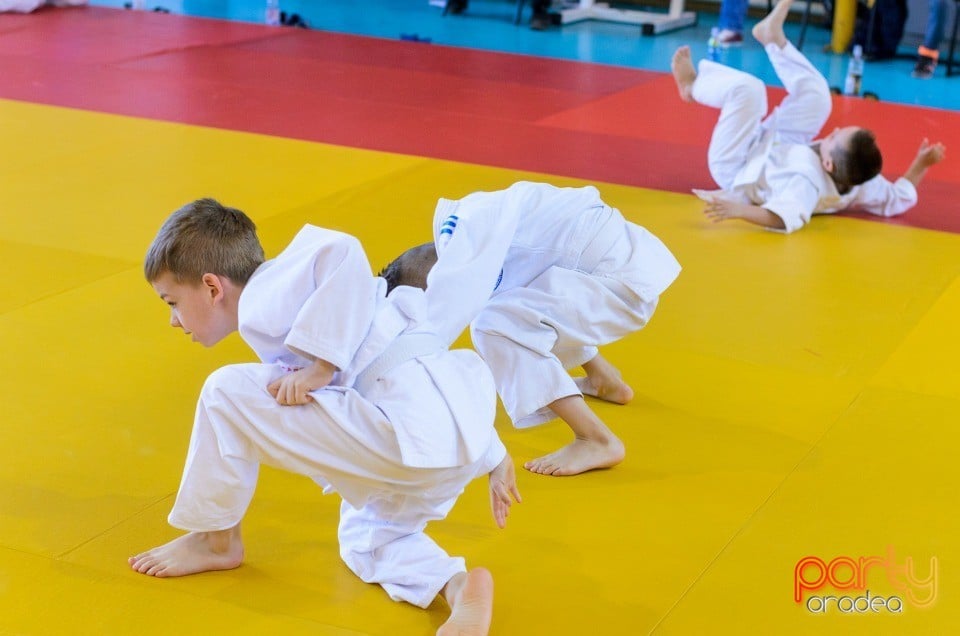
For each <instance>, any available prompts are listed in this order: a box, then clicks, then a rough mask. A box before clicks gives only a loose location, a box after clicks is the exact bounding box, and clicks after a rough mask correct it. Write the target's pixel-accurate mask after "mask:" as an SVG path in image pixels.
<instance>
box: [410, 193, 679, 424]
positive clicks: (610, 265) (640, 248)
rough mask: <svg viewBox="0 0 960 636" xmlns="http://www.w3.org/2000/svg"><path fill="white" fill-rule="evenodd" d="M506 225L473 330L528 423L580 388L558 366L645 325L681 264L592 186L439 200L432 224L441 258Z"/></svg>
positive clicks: (516, 419)
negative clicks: (503, 246) (495, 274)
mask: <svg viewBox="0 0 960 636" xmlns="http://www.w3.org/2000/svg"><path fill="white" fill-rule="evenodd" d="M518 201H519V204H516V202H518ZM507 202H510V204H507ZM510 223H512V224H513V226H514V228H515V229H514V230H513V232H512V234H511V235H510V237H509V238H510V241H509V242H510V246H509V250H508V251H507V253H506V256H505V258H504V259H503V261H502V266H501V272H500V276H499V279H498V281H497V283H496V287H495V289H494V290H493V292H492V294H491V298H490V300H489V302H488V303H487V305H486V307H484V309H483V311H482V312H481V313H480V315H479V316H477V318H476V319H474V321H473V323H472V324H471V335H472V338H473V343H474V346H475V347H476V349H477V351H479V352H480V354H481V355H482V356H483V358H484V360H485V361H486V362H487V364H488V365H490V369H491V371H492V372H493V376H494V380H495V382H496V384H497V391H498V393H499V394H500V398H501V399H502V400H503V404H504V408H505V409H506V411H507V413H508V414H509V415H510V417H511V419H512V420H513V423H514V425H515V426H518V427H528V426H534V425H536V424H540V423H543V422H545V421H548V420H550V419H553V418H554V417H555V415H554V414H553V413H552V411H550V410H549V409H548V408H546V407H547V405H548V404H549V403H551V402H553V401H555V400H557V399H559V398H562V397H566V396H570V395H580V391H579V389H578V388H577V387H576V384H575V383H574V381H573V379H572V378H571V377H570V376H569V374H567V372H566V369H569V368H572V367H575V366H578V365H581V364H583V363H584V362H587V361H589V360H590V359H592V358H593V357H594V356H596V355H597V347H598V346H600V345H603V344H607V343H609V342H612V341H614V340H616V339H619V338H621V337H623V336H624V335H626V334H627V333H631V332H633V331H636V330H638V329H640V328H642V327H643V326H644V325H646V323H647V321H648V320H649V319H650V317H651V316H652V314H653V311H654V309H655V308H656V305H657V302H658V299H659V296H660V294H662V293H663V292H664V290H666V289H667V287H669V286H670V284H671V283H672V282H673V281H674V279H676V277H677V276H678V275H679V273H680V265H679V263H677V261H676V259H675V258H674V257H673V255H672V254H671V253H670V251H669V250H668V249H667V248H666V246H664V244H663V243H662V242H661V241H660V240H659V239H658V238H656V237H655V236H653V235H652V234H651V233H650V232H648V231H647V230H645V229H644V228H642V227H640V226H638V225H635V224H633V223H629V222H627V221H626V220H625V219H624V218H623V216H622V215H621V214H620V212H619V211H618V210H616V209H614V208H611V207H610V206H608V205H606V204H605V203H604V202H603V201H602V200H601V199H600V194H599V192H598V191H597V189H596V188H594V187H592V186H587V187H583V188H558V187H555V186H552V185H548V184H541V183H529V182H520V183H516V184H514V185H513V186H511V187H510V188H508V189H507V190H503V191H500V192H477V193H473V194H471V195H469V196H467V197H465V198H463V199H460V200H459V201H452V200H448V199H441V200H440V201H439V203H438V204H437V208H436V212H435V214H434V228H433V229H434V242H435V244H436V246H437V253H438V255H439V259H440V261H442V260H443V259H444V258H448V257H450V255H452V254H457V253H459V254H461V258H463V257H464V255H465V254H474V255H478V254H484V253H486V252H487V251H488V248H487V245H486V244H485V241H484V240H481V237H488V236H490V235H491V234H492V233H491V230H490V228H492V227H496V226H497V225H499V226H501V227H502V228H507V229H500V230H497V231H500V232H503V231H508V224H510ZM432 276H433V272H431V277H432ZM431 280H432V278H429V277H428V283H427V289H428V290H429V289H430V284H431Z"/></svg>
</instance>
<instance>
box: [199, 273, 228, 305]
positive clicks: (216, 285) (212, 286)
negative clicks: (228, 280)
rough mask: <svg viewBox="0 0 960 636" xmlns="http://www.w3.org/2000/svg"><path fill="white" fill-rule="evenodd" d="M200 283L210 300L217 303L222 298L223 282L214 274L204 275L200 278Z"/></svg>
mask: <svg viewBox="0 0 960 636" xmlns="http://www.w3.org/2000/svg"><path fill="white" fill-rule="evenodd" d="M200 282H201V283H202V284H203V286H204V289H205V290H206V292H207V293H208V294H209V296H210V300H212V301H213V302H217V301H218V300H220V299H221V298H223V281H222V280H220V277H219V276H217V275H216V274H209V273H207V274H204V275H203V276H202V277H200Z"/></svg>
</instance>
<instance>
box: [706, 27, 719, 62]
mask: <svg viewBox="0 0 960 636" xmlns="http://www.w3.org/2000/svg"><path fill="white" fill-rule="evenodd" d="M719 38H720V27H713V28H712V29H710V39H709V40H707V59H708V60H712V61H714V62H718V61H719V60H720V42H719V41H718V40H719Z"/></svg>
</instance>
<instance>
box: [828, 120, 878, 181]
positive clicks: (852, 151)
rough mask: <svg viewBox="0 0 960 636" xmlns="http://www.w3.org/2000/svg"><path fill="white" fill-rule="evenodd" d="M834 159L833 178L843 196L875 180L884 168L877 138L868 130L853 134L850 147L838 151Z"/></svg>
mask: <svg viewBox="0 0 960 636" xmlns="http://www.w3.org/2000/svg"><path fill="white" fill-rule="evenodd" d="M832 158H833V174H832V175H831V176H832V177H833V180H834V182H835V183H836V184H837V189H838V190H839V191H840V193H841V194H843V193H846V192H848V191H849V190H850V188H852V187H853V186H858V185H860V184H861V183H866V182H867V181H869V180H870V179H873V178H874V177H875V176H877V175H878V174H880V170H881V169H882V168H883V156H882V155H881V154H880V148H879V147H877V138H876V137H875V136H874V134H873V133H872V132H871V131H869V130H867V129H866V128H861V129H860V130H858V131H856V132H855V133H853V134H852V135H851V136H850V141H849V144H848V146H847V147H846V148H838V149H836V150H835V151H834V153H833V157H832Z"/></svg>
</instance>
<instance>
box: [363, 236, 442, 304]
mask: <svg viewBox="0 0 960 636" xmlns="http://www.w3.org/2000/svg"><path fill="white" fill-rule="evenodd" d="M436 262H437V250H436V249H434V246H433V243H424V244H423V245H418V246H416V247H411V248H410V249H408V250H407V251H406V252H404V253H403V254H401V255H400V256H398V257H397V258H395V259H394V260H393V261H392V262H391V263H390V264H389V265H387V266H386V267H384V268H383V269H382V270H380V273H379V274H377V276H379V277H381V278H383V279H384V280H386V281H387V293H388V294H389V293H390V292H392V291H393V290H394V288H396V287H398V286H400V285H407V286H409V287H419V288H420V289H426V288H427V274H429V273H430V269H431V268H432V267H433V266H434V264H435V263H436Z"/></svg>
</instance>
